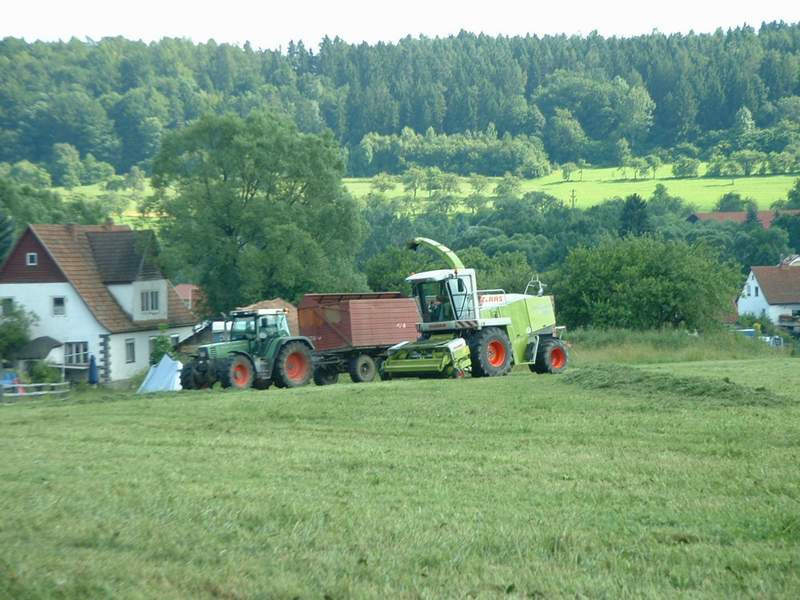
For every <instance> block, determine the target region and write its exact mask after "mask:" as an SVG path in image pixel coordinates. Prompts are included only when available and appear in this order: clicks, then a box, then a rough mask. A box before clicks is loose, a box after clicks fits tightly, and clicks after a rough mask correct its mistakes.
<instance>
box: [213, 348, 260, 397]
mask: <svg viewBox="0 0 800 600" xmlns="http://www.w3.org/2000/svg"><path fill="white" fill-rule="evenodd" d="M218 375H219V380H220V383H221V384H222V387H224V388H229V387H234V388H236V389H237V390H246V389H248V388H250V387H252V385H253V379H254V378H255V370H254V369H253V363H251V362H250V360H249V359H248V358H246V357H244V356H241V355H236V356H233V357H231V358H229V359H227V360H225V361H224V362H223V363H222V366H221V368H220V369H219V374H218Z"/></svg>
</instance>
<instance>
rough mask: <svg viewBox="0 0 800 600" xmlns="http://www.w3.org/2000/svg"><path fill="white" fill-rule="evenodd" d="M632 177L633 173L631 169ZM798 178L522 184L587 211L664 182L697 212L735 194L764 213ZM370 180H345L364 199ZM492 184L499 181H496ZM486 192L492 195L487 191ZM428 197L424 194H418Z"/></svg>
mask: <svg viewBox="0 0 800 600" xmlns="http://www.w3.org/2000/svg"><path fill="white" fill-rule="evenodd" d="M628 175H629V176H630V175H631V174H630V170H628ZM796 179H797V177H796V176H790V175H767V176H753V177H740V178H736V179H735V180H734V181H733V183H731V180H730V179H717V178H708V179H706V178H704V177H698V178H693V179H675V178H674V177H672V170H671V167H670V166H663V167H661V168H659V169H658V171H657V172H656V178H655V179H640V180H633V179H623V178H622V173H621V172H620V171H619V170H618V169H616V168H603V169H584V171H583V178H582V180H581V178H580V176H579V175H578V173H575V174H574V175H573V176H572V180H571V181H564V180H563V178H562V176H561V171H556V172H554V173H551V174H550V175H548V176H546V177H540V178H538V179H527V180H525V181H524V182H523V185H522V189H523V191H525V192H532V191H539V192H547V193H548V194H551V195H553V196H555V197H557V198H559V199H561V200H563V201H564V202H566V203H568V204H571V202H572V192H573V190H574V192H575V206H577V207H578V208H587V207H590V206H594V205H595V204H599V203H601V202H603V201H604V200H607V199H609V198H614V197H620V198H624V197H625V196H629V195H630V194H639V195H640V196H642V197H644V198H647V197H648V196H650V195H651V194H652V193H653V190H654V189H655V187H656V185H657V184H659V183H661V184H663V185H665V186H666V187H667V189H668V190H669V192H670V194H672V195H675V196H680V197H681V198H683V199H684V200H686V201H687V202H689V203H691V204H693V205H694V206H695V207H696V208H697V210H711V209H712V207H713V205H714V203H715V202H716V201H717V200H719V198H720V197H721V196H722V195H724V194H726V193H728V192H736V193H738V194H741V195H742V196H747V197H751V198H753V199H754V200H756V202H757V203H758V206H759V208H760V209H762V210H767V209H769V207H770V205H771V204H772V203H773V202H775V200H778V199H781V198H784V199H785V198H786V192H788V191H789V189H790V188H791V187H792V185H793V184H794V181H795V180H796ZM370 181H371V180H370V179H369V178H360V179H356V178H350V179H346V180H345V184H346V186H347V189H348V190H350V192H351V193H353V194H354V195H356V196H358V197H363V196H365V195H366V194H367V193H369V191H370ZM492 181H493V182H497V181H499V178H493V179H492ZM470 191H471V188H470V187H469V183H468V180H467V178H464V179H463V181H462V185H461V194H462V195H467V194H469V193H470ZM487 193H491V190H488V192H487ZM402 194H403V188H402V186H400V185H397V186H395V188H394V190H390V191H389V192H387V195H388V196H389V197H392V196H400V195H402ZM418 194H419V196H420V197H422V198H423V201H424V198H425V197H426V193H425V192H419V193H418Z"/></svg>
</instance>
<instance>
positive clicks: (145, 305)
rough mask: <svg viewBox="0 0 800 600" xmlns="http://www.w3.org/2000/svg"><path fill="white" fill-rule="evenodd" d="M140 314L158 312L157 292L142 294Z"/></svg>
mask: <svg viewBox="0 0 800 600" xmlns="http://www.w3.org/2000/svg"><path fill="white" fill-rule="evenodd" d="M141 297H142V312H158V290H151V291H149V292H142V296H141Z"/></svg>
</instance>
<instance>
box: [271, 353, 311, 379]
mask: <svg viewBox="0 0 800 600" xmlns="http://www.w3.org/2000/svg"><path fill="white" fill-rule="evenodd" d="M311 370H312V359H311V350H310V349H309V347H308V346H306V345H305V344H304V343H303V342H289V343H288V344H286V345H284V347H283V348H281V350H280V352H278V357H277V358H276V359H275V375H274V380H275V385H277V386H278V387H287V388H291V387H299V386H301V385H305V384H307V383H308V382H309V380H310V379H311Z"/></svg>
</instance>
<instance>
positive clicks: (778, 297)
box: [736, 256, 800, 334]
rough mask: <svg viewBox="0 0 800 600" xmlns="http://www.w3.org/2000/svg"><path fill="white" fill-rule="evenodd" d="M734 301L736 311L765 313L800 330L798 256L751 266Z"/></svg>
mask: <svg viewBox="0 0 800 600" xmlns="http://www.w3.org/2000/svg"><path fill="white" fill-rule="evenodd" d="M736 304H737V309H738V312H739V315H744V314H750V315H755V316H757V317H760V316H762V315H764V316H766V317H768V318H769V320H770V321H772V322H773V323H775V324H776V325H780V326H782V327H784V328H786V329H788V330H789V331H791V332H792V333H795V334H800V256H793V257H790V258H788V259H786V260H784V261H782V262H781V264H779V265H777V266H774V267H752V269H751V270H750V274H749V275H748V277H747V281H746V282H745V284H744V288H743V289H742V293H741V294H740V296H739V300H738V301H737V303H736Z"/></svg>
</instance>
